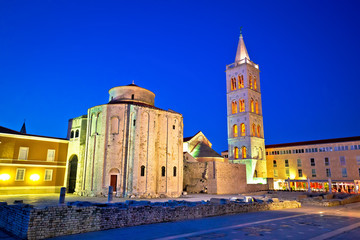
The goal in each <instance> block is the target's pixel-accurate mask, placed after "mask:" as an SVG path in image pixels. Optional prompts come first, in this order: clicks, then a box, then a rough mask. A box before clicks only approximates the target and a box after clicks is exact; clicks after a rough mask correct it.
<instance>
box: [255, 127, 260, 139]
mask: <svg viewBox="0 0 360 240" xmlns="http://www.w3.org/2000/svg"><path fill="white" fill-rule="evenodd" d="M260 131H261V129H260V125H258V126H257V132H256V133H257V136H258V137H260Z"/></svg>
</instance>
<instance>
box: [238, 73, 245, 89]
mask: <svg viewBox="0 0 360 240" xmlns="http://www.w3.org/2000/svg"><path fill="white" fill-rule="evenodd" d="M238 79H239V89H240V88H244V76H243V75H239V76H238Z"/></svg>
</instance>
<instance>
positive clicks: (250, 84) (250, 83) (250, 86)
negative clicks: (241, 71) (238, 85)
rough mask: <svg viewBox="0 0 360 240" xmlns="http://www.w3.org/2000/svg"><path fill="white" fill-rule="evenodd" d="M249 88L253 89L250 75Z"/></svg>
mask: <svg viewBox="0 0 360 240" xmlns="http://www.w3.org/2000/svg"><path fill="white" fill-rule="evenodd" d="M249 88H250V89H253V82H252V77H251V75H249Z"/></svg>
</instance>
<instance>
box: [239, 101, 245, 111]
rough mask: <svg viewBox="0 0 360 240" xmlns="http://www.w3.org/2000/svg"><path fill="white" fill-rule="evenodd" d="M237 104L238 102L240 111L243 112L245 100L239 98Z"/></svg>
mask: <svg viewBox="0 0 360 240" xmlns="http://www.w3.org/2000/svg"><path fill="white" fill-rule="evenodd" d="M239 104H240V112H245V100H244V99H240V101H239Z"/></svg>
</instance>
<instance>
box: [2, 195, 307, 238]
mask: <svg viewBox="0 0 360 240" xmlns="http://www.w3.org/2000/svg"><path fill="white" fill-rule="evenodd" d="M143 202H145V204H144V205H139V204H134V205H131V203H130V204H129V203H128V204H124V203H116V204H92V205H91V204H89V205H88V206H81V203H80V204H77V205H72V206H55V207H46V208H43V209H35V208H30V207H23V206H24V205H11V206H8V205H2V206H0V213H1V214H0V216H1V217H0V227H2V228H4V229H5V230H7V231H9V232H11V233H13V234H14V235H16V236H18V237H20V238H28V239H44V238H50V237H56V236H63V235H69V234H78V233H85V232H91V231H100V230H106V229H112V228H120V227H129V226H137V225H143V224H151V223H161V222H169V221H179V220H188V219H196V218H203V217H210V216H218V215H224V214H233V213H246V212H255V211H266V210H278V209H283V208H298V207H301V204H300V203H299V202H296V201H284V202H274V203H235V202H230V203H226V204H214V203H211V202H176V201H172V202H168V203H167V204H164V203H152V204H150V203H147V202H146V201H143ZM224 202H227V201H224ZM157 204H158V205H157Z"/></svg>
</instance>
